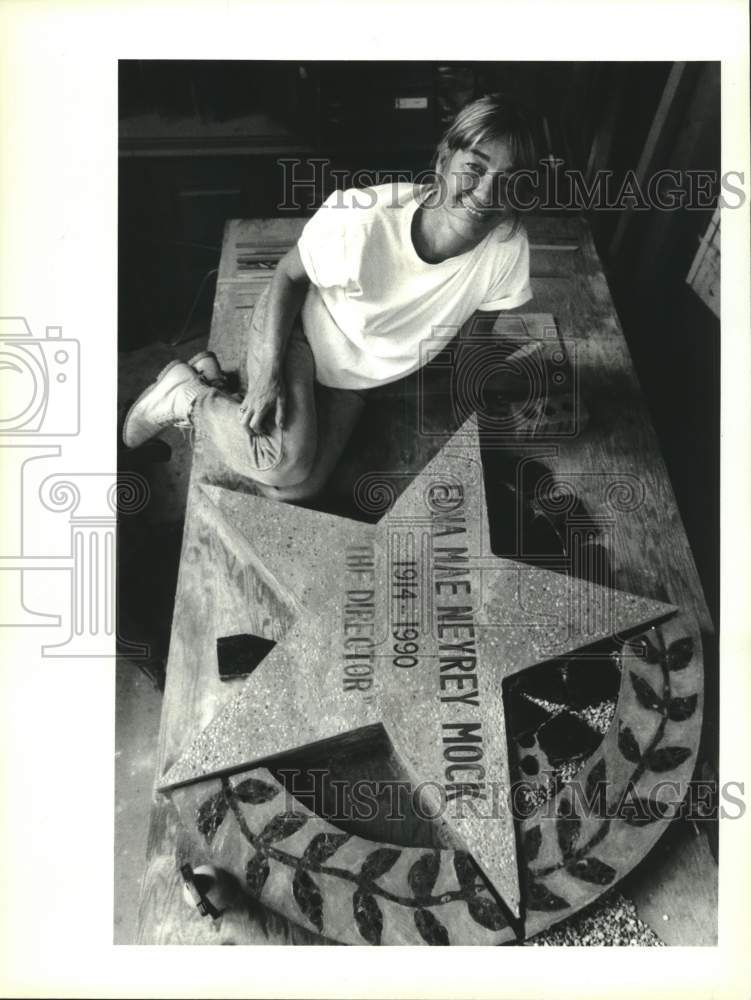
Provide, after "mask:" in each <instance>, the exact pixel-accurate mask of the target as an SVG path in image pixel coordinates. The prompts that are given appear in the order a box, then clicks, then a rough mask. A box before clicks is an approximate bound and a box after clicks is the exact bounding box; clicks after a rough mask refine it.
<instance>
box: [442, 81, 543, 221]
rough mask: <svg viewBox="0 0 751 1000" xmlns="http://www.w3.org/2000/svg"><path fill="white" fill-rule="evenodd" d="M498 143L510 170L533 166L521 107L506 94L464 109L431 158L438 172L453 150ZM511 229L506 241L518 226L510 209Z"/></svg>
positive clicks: (528, 131)
mask: <svg viewBox="0 0 751 1000" xmlns="http://www.w3.org/2000/svg"><path fill="white" fill-rule="evenodd" d="M491 139H502V140H503V141H504V142H506V143H508V146H509V151H510V153H511V158H512V160H513V169H514V170H534V169H535V167H536V165H537V155H536V152H535V141H534V136H533V133H532V129H531V127H530V125H529V122H528V119H527V116H526V114H525V112H524V110H523V109H522V107H521V105H520V104H519V103H518V102H517V101H516V100H515V99H514V98H512V97H509V96H508V95H506V94H500V93H495V94H486V95H485V96H484V97H480V98H478V99H477V100H476V101H472V103H471V104H467V105H465V107H463V108H462V109H461V111H460V112H459V113H458V114H457V116H456V118H454V120H453V122H452V123H451V125H450V126H449V127H448V129H447V130H446V131H445V132H444V134H443V136H442V138H441V140H440V142H439V143H438V147H437V148H436V151H435V155H434V157H433V168H434V170H435V171H436V172H439V171H440V169H441V166H442V165H443V163H445V161H446V160H447V159H448V157H449V156H451V154H452V153H455V152H456V151H457V150H465V149H471V148H472V147H473V146H476V145H477V143H479V142H485V141H487V140H491ZM512 215H513V220H514V222H513V226H512V229H511V232H510V233H509V238H511V236H513V235H514V234H515V233H516V232H518V230H519V228H520V226H521V219H520V217H519V213H518V212H517V211H516V210H514V209H512Z"/></svg>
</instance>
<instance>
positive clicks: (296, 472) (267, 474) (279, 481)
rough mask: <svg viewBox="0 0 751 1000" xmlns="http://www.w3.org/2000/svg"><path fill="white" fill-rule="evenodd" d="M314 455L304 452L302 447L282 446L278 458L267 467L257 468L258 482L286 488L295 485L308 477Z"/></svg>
mask: <svg viewBox="0 0 751 1000" xmlns="http://www.w3.org/2000/svg"><path fill="white" fill-rule="evenodd" d="M313 459H314V455H312V454H310V452H309V451H308V452H306V451H305V449H303V448H299V447H297V448H292V447H290V448H288V447H286V446H285V447H283V448H282V449H281V454H280V455H279V457H278V460H277V461H275V462H274V463H273V464H272V465H269V467H268V468H266V469H262V468H259V469H258V471H257V478H258V481H259V482H262V483H264V484H265V485H268V486H273V487H280V488H282V487H283V488H287V487H292V486H297V484H298V483H302V482H303V481H304V480H307V479H309V478H310V475H311V472H312V470H313Z"/></svg>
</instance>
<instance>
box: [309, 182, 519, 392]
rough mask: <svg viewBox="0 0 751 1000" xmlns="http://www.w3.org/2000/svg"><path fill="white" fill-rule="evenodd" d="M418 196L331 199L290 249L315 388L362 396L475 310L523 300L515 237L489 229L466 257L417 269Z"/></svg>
mask: <svg viewBox="0 0 751 1000" xmlns="http://www.w3.org/2000/svg"><path fill="white" fill-rule="evenodd" d="M424 195H425V189H423V188H419V187H416V186H415V185H412V184H383V185H380V186H379V187H373V188H365V189H362V190H358V189H355V188H351V189H349V190H347V191H335V192H333V194H331V195H330V196H329V197H328V198H327V199H326V201H325V202H324V203H323V205H322V206H321V207H320V208H319V209H318V211H317V212H316V214H315V215H314V216H313V218H312V219H310V220H309V221H308V223H307V224H306V226H305V228H304V229H303V232H302V235H301V236H300V239H299V242H298V250H299V252H300V258H301V260H302V263H303V266H304V268H305V270H306V272H307V274H308V277H309V278H310V281H311V286H310V288H309V290H308V294H307V296H306V299H305V303H304V305H303V309H302V322H303V329H304V330H305V335H306V337H307V339H308V342H309V343H310V346H311V349H312V351H313V356H314V358H315V362H316V378H317V379H318V381H319V382H321V383H322V384H323V385H328V386H336V387H338V388H346V389H368V388H372V387H373V386H377V385H383V384H385V383H387V382H393V381H394V380H396V379H399V378H402V377H403V376H405V375H408V374H409V373H410V372H413V371H415V370H416V369H417V368H419V367H420V366H421V365H423V364H425V363H426V362H428V361H430V359H431V358H433V357H435V355H436V354H438V353H439V352H440V351H441V350H443V348H444V347H445V346H446V344H447V343H448V342H449V341H450V340H451V338H452V337H453V336H454V335H455V334H456V333H457V332H458V331H459V328H460V327H461V326H462V324H464V323H465V322H466V321H467V320H468V319H469V317H470V316H471V315H472V314H473V313H474V312H475V311H476V310H477V309H481V310H491V309H513V308H514V307H516V306H520V305H523V304H524V303H525V302H528V301H529V299H531V298H532V292H531V290H530V287H529V244H528V242H527V236H526V233H525V232H524V231H523V230H520V231H519V232H517V233H516V234H515V235H514V236H512V237H511V238H508V229H509V227H508V226H506V225H502V226H500V227H499V228H498V229H495V230H492V231H491V232H490V233H488V235H487V236H485V238H484V239H483V240H482V241H481V242H480V243H478V244H477V246H475V247H473V248H472V249H471V250H468V251H467V252H466V253H463V254H460V255H459V256H457V257H451V258H449V259H448V260H445V261H442V262H441V263H438V264H428V263H426V262H425V261H424V260H422V259H421V258H420V257H419V256H418V255H417V251H416V250H415V247H414V244H413V242H412V219H413V216H414V214H415V210H416V209H417V207H418V205H419V204H420V201H421V198H422V197H424Z"/></svg>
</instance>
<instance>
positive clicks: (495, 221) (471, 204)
mask: <svg viewBox="0 0 751 1000" xmlns="http://www.w3.org/2000/svg"><path fill="white" fill-rule="evenodd" d="M438 169H439V172H440V174H441V176H442V178H443V181H444V184H443V190H442V192H441V194H442V198H441V202H442V205H441V207H442V210H443V214H444V219H445V221H446V223H447V224H448V226H449V227H450V228H451V229H452V230H454V232H456V234H457V235H458V236H462V237H463V238H465V239H477V240H479V239H482V238H483V237H484V236H485V234H486V233H488V232H490V230H491V229H494V228H495V227H496V226H498V225H500V223H502V222H505V221H507V220H508V219H509V218H510V216H511V212H510V210H509V207H508V205H507V204H506V203H505V199H504V190H505V187H504V182H505V180H506V179H507V178H508V177H509V175H510V174H511V172H512V171H513V169H514V161H513V157H512V155H511V150H510V148H509V144H508V143H507V142H506V141H505V140H504V139H485V140H482V141H480V142H477V143H475V144H474V145H473V146H472V147H471V148H470V149H457V150H454V151H453V152H450V153H449V154H448V155H447V157H445V158H444V160H443V161H442V162H441V163H440V164H439V165H438Z"/></svg>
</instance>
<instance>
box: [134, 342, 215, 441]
mask: <svg viewBox="0 0 751 1000" xmlns="http://www.w3.org/2000/svg"><path fill="white" fill-rule="evenodd" d="M208 391H209V388H208V387H207V386H206V384H205V383H204V382H202V381H201V379H200V378H199V377H198V375H197V373H196V372H195V371H194V370H193V369H192V368H191V367H190V365H186V364H185V362H184V361H171V362H170V363H169V364H168V365H167V366H166V368H163V369H162V370H161V371H160V372H159V374H158V375H157V377H156V382H154V383H152V385H150V386H149V387H148V388H147V389H144V391H143V392H142V393H141V395H140V396H139V397H138V399H137V400H136V401H135V403H134V404H133V405H132V406H131V408H130V409H129V410H128V413H127V416H126V417H125V423H124V424H123V441H124V442H125V444H126V446H127V447H128V448H138V446H139V445H142V444H144V443H145V442H146V441H148V440H150V439H151V438H153V437H154V436H155V435H157V434H158V433H159V432H160V431H162V430H164V429H165V427H190V426H191V424H190V411H191V410H192V409H193V404H194V402H195V401H196V399H197V397H198V396H201V395H203V394H204V393H205V392H208Z"/></svg>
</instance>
